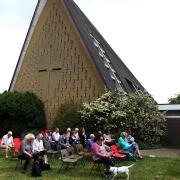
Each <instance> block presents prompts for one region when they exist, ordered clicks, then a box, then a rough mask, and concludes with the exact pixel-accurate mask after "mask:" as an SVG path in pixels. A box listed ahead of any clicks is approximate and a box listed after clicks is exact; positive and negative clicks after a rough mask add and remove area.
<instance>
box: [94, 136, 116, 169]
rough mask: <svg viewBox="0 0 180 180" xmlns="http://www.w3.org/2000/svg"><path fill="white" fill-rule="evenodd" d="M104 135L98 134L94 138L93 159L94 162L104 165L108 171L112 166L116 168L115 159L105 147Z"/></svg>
mask: <svg viewBox="0 0 180 180" xmlns="http://www.w3.org/2000/svg"><path fill="white" fill-rule="evenodd" d="M103 140H104V138H103V135H102V134H97V135H96V137H95V138H94V143H93V145H92V158H93V161H95V162H97V163H103V164H105V165H106V167H107V169H109V167H110V166H114V158H112V157H111V156H110V154H109V153H108V152H107V151H106V148H105V146H104V145H103V143H102V142H103Z"/></svg>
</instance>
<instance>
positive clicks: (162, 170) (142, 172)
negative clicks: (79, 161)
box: [0, 155, 180, 180]
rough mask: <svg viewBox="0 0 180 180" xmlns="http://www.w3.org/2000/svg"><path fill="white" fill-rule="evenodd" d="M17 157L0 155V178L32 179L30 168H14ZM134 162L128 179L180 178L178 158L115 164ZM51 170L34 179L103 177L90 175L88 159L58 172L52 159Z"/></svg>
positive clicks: (83, 179)
mask: <svg viewBox="0 0 180 180" xmlns="http://www.w3.org/2000/svg"><path fill="white" fill-rule="evenodd" d="M16 162H17V159H16V158H10V159H8V160H6V159H4V158H3V157H2V155H0V180H1V179H4V180H21V179H22V180H29V179H34V178H32V177H30V172H31V168H30V167H29V170H28V172H27V173H26V174H23V173H22V172H21V168H20V167H19V168H18V169H16V170H15V166H16ZM132 163H135V166H133V167H132V168H131V169H130V180H153V179H162V180H179V179H180V158H150V157H145V158H144V159H143V160H140V161H137V162H128V161H121V162H119V163H118V164H117V166H122V165H130V164H132ZM50 164H51V167H52V170H50V171H43V172H42V177H40V178H36V179H38V180H39V179H43V180H79V179H82V180H88V179H93V180H98V179H105V177H104V178H103V177H102V176H101V174H100V172H98V171H94V173H93V175H92V176H91V177H90V176H89V172H90V168H91V166H92V165H91V164H90V163H89V161H87V162H86V164H85V166H84V167H83V166H82V165H78V166H76V167H75V168H72V169H70V168H69V169H66V170H62V171H61V172H58V168H59V166H60V165H61V164H60V163H59V161H58V160H56V159H52V160H51V162H50ZM115 179H126V178H125V177H124V176H122V175H121V176H118V177H116V178H115Z"/></svg>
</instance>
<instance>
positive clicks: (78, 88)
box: [9, 0, 144, 127]
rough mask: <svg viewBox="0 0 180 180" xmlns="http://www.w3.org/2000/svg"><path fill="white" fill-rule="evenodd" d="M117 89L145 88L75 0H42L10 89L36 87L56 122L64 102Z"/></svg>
mask: <svg viewBox="0 0 180 180" xmlns="http://www.w3.org/2000/svg"><path fill="white" fill-rule="evenodd" d="M115 89H120V90H122V91H123V92H124V94H127V93H129V92H133V91H138V90H140V91H143V90H144V88H143V86H142V85H141V84H140V83H139V81H138V80H137V79H136V78H135V77H134V75H133V74H132V73H131V72H130V70H129V69H128V68H127V67H126V65H125V64H124V63H123V62H122V61H121V59H120V58H119V57H118V56H117V54H116V53H115V52H114V51H113V49H112V48H111V47H110V46H109V44H108V43H107V42H106V40H105V39H104V38H103V37H102V35H101V34H100V33H99V32H98V30H97V29H96V28H95V27H94V26H93V24H92V23H91V22H90V21H89V19H88V18H87V17H86V16H85V14H84V13H83V12H82V11H81V9H80V8H79V7H78V6H77V5H76V3H75V2H74V1H73V0H39V1H38V4H37V6H36V9H35V12H34V15H33V18H32V21H31V24H30V27H29V30H28V33H27V36H26V38H25V41H24V44H23V47H22V50H21V53H20V56H19V59H18V62H17V65H16V68H15V71H14V74H13V77H12V81H11V84H10V87H9V91H20V92H24V91H31V92H34V93H35V94H36V95H37V96H38V97H39V98H40V99H41V100H42V101H43V102H44V104H45V111H46V116H47V122H48V126H49V127H51V126H52V124H53V120H54V118H55V116H56V113H57V109H58V108H59V107H60V106H61V104H63V103H64V102H66V101H69V100H73V101H74V102H91V101H93V100H95V99H97V98H98V97H100V96H101V95H102V94H103V93H105V92H106V91H108V90H110V91H114V90H115Z"/></svg>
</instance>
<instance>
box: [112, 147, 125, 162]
mask: <svg viewBox="0 0 180 180" xmlns="http://www.w3.org/2000/svg"><path fill="white" fill-rule="evenodd" d="M110 148H111V151H112V152H113V154H112V157H114V158H116V159H124V158H126V154H122V153H119V149H118V147H117V146H116V145H112V146H111V147H110Z"/></svg>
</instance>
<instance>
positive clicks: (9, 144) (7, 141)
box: [1, 131, 14, 158]
mask: <svg viewBox="0 0 180 180" xmlns="http://www.w3.org/2000/svg"><path fill="white" fill-rule="evenodd" d="M13 147H14V142H13V137H12V131H9V132H8V133H7V134H6V135H4V136H3V138H2V141H1V148H5V154H6V158H8V153H9V151H10V150H11V149H12V148H13Z"/></svg>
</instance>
